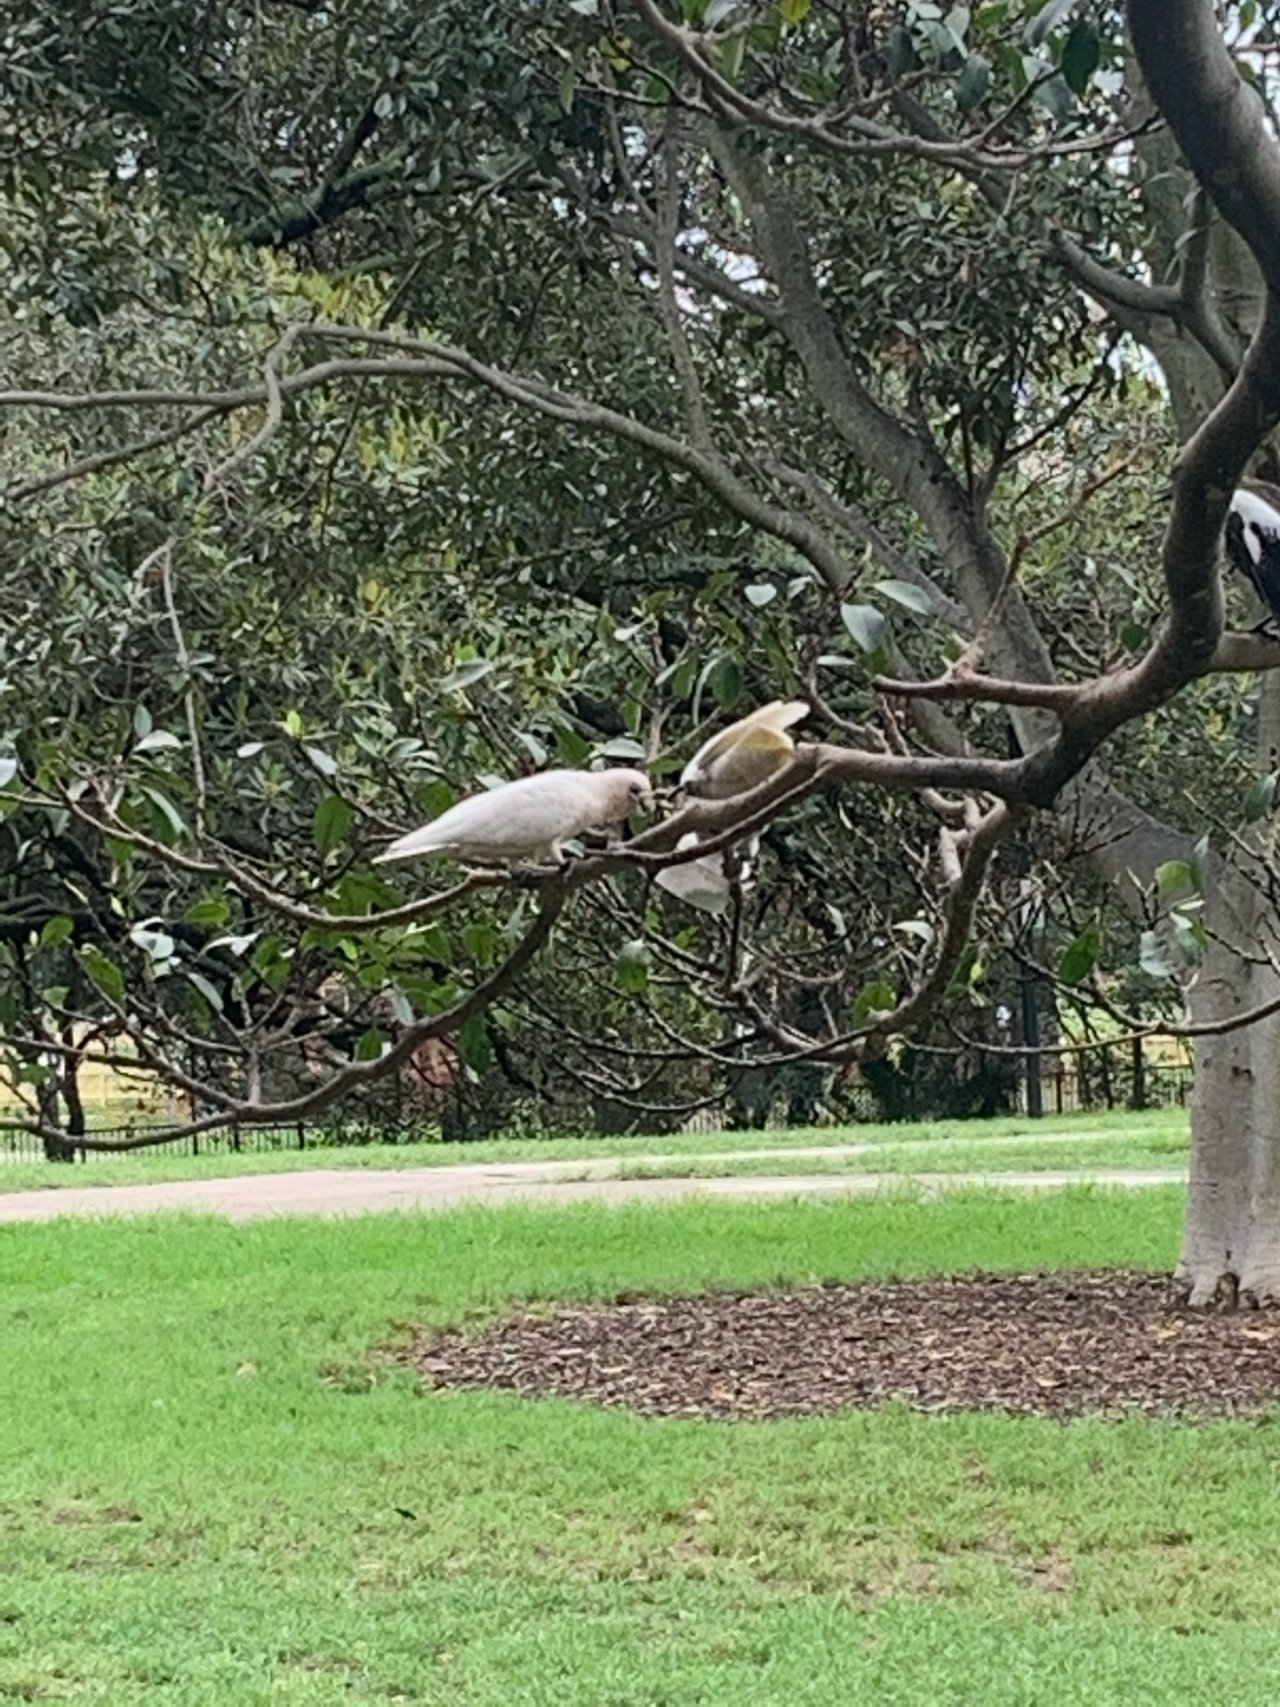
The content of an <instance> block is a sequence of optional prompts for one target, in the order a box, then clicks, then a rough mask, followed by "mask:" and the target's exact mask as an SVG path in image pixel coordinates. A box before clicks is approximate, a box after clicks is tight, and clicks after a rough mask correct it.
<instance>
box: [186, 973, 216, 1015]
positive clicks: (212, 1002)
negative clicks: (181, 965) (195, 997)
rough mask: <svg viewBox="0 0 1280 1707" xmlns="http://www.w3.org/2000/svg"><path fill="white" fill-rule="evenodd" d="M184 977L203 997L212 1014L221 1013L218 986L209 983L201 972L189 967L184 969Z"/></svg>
mask: <svg viewBox="0 0 1280 1707" xmlns="http://www.w3.org/2000/svg"><path fill="white" fill-rule="evenodd" d="M186 976H187V983H188V984H191V985H193V986H194V988H195V989H197V990H199V992H200V994H201V995H202V996H203V997H204V999H205V1001H206V1002H208V1004H209V1006H210V1007H211V1008H212V1009H213V1011H214V1013H218V1014H220V1013H221V1012H222V992H221V991H220V990H219V989H218V986H217V985H216V984H212V983H210V981H209V980H208V979H207V978H206V977H205V975H204V973H203V972H196V971H194V970H193V969H192V968H191V967H189V966H188V967H187V969H186Z"/></svg>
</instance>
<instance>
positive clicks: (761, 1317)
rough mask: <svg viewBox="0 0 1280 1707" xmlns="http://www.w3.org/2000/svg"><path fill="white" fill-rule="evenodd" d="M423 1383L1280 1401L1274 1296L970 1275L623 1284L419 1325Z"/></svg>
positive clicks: (755, 1394) (699, 1404)
mask: <svg viewBox="0 0 1280 1707" xmlns="http://www.w3.org/2000/svg"><path fill="white" fill-rule="evenodd" d="M398 1355H400V1356H403V1357H405V1358H406V1359H407V1360H408V1361H409V1362H410V1363H412V1365H413V1366H414V1367H415V1368H416V1369H418V1370H419V1371H420V1372H421V1374H422V1377H423V1379H424V1381H425V1383H426V1384H427V1385H428V1386H430V1387H436V1388H453V1387H490V1388H493V1387H497V1388H506V1389H509V1390H511V1391H514V1392H517V1393H522V1394H526V1395H528V1396H530V1397H533V1396H539V1395H545V1394H556V1395H558V1396H560V1397H562V1398H571V1399H586V1400H589V1401H591V1402H592V1403H595V1404H601V1405H619V1406H625V1407H626V1408H628V1409H630V1410H633V1411H638V1412H640V1413H641V1414H642V1415H644V1416H651V1417H658V1416H684V1417H688V1416H701V1417H723V1418H736V1419H751V1420H759V1419H763V1418H768V1417H794V1416H811V1415H826V1414H829V1413H831V1412H833V1411H838V1410H842V1409H844V1408H846V1407H848V1406H854V1405H859V1406H868V1405H877V1404H881V1403H883V1402H884V1401H885V1400H890V1399H896V1400H903V1401H905V1402H906V1403H907V1404H908V1405H910V1406H912V1407H913V1408H914V1409H917V1410H922V1411H991V1410H996V1411H1008V1412H1015V1413H1020V1414H1025V1415H1036V1416H1046V1417H1059V1418H1066V1417H1078V1416H1086V1415H1090V1414H1103V1415H1112V1416H1114V1415H1119V1414H1122V1413H1125V1412H1140V1413H1145V1414H1147V1415H1159V1414H1170V1413H1174V1414H1179V1415H1182V1416H1188V1417H1213V1416H1238V1415H1243V1414H1248V1413H1254V1412H1258V1411H1261V1410H1263V1409H1265V1408H1267V1407H1270V1406H1272V1405H1274V1404H1276V1402H1277V1401H1278V1400H1280V1311H1242V1312H1240V1313H1239V1314H1237V1315H1230V1316H1227V1315H1221V1314H1203V1313H1198V1312H1189V1311H1186V1310H1184V1309H1181V1308H1180V1307H1179V1306H1178V1305H1177V1304H1176V1302H1175V1301H1174V1299H1173V1297H1172V1292H1171V1287H1170V1284H1169V1282H1168V1280H1167V1279H1165V1278H1163V1277H1161V1276H1156V1275H1150V1274H1127V1273H1119V1272H1106V1273H1096V1274H1095V1273H1082V1274H1061V1273H1058V1274H970V1275H959V1276H951V1277H947V1278H943V1279H932V1280H907V1281H892V1282H885V1283H876V1284H867V1285H853V1286H836V1285H829V1286H809V1287H804V1288H801V1289H799V1290H797V1291H793V1292H755V1293H728V1292H712V1293H705V1294H702V1295H700V1296H697V1297H689V1298H639V1297H636V1296H635V1295H625V1294H624V1295H623V1296H621V1297H620V1298H619V1299H618V1300H617V1301H616V1302H615V1303H613V1304H603V1305H582V1306H574V1307H572V1308H563V1309H559V1310H556V1311H554V1313H550V1314H548V1313H546V1312H543V1313H541V1314H539V1313H534V1312H527V1313H522V1314H519V1315H516V1316H513V1317H508V1318H506V1319H504V1320H501V1321H498V1322H496V1323H494V1324H492V1325H491V1326H490V1327H488V1328H486V1329H484V1330H483V1331H481V1332H479V1333H478V1334H467V1333H465V1332H462V1331H450V1332H446V1333H427V1332H423V1333H422V1334H420V1335H419V1336H417V1337H416V1338H415V1339H414V1341H413V1342H412V1343H411V1344H410V1345H409V1346H408V1347H407V1348H405V1349H404V1350H403V1351H401V1352H400V1353H398Z"/></svg>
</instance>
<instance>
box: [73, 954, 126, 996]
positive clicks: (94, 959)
mask: <svg viewBox="0 0 1280 1707" xmlns="http://www.w3.org/2000/svg"><path fill="white" fill-rule="evenodd" d="M80 964H81V965H82V966H83V967H84V969H85V971H86V972H87V973H88V974H89V976H90V978H92V979H93V981H94V983H95V984H96V985H97V986H98V988H99V989H100V990H101V991H102V993H103V994H104V995H105V996H106V997H107V998H108V999H109V1000H110V1001H113V1002H116V1003H121V1002H123V1001H124V973H123V972H121V970H120V968H119V967H118V966H117V965H116V963H115V961H114V960H110V959H108V958H107V956H106V955H105V954H104V953H103V952H102V950H101V949H100V948H98V947H96V946H95V945H94V944H93V943H86V944H85V946H84V947H83V948H82V949H81V950H80Z"/></svg>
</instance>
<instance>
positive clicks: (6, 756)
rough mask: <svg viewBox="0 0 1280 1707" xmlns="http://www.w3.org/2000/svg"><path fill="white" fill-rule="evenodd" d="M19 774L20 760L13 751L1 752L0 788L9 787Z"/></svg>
mask: <svg viewBox="0 0 1280 1707" xmlns="http://www.w3.org/2000/svg"><path fill="white" fill-rule="evenodd" d="M17 774H18V761H17V759H15V758H14V756H13V754H12V753H0V788H8V786H9V784H10V783H11V782H12V781H13V779H14V777H15V776H17Z"/></svg>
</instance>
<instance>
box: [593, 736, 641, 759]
mask: <svg viewBox="0 0 1280 1707" xmlns="http://www.w3.org/2000/svg"><path fill="white" fill-rule="evenodd" d="M600 751H601V752H602V753H603V754H604V756H605V758H606V759H647V758H648V757H649V750H648V748H647V747H645V746H643V745H642V744H641V743H640V742H639V741H636V740H633V739H632V737H631V736H630V735H615V736H614V737H613V739H612V740H611V741H606V742H605V744H604V746H603V747H601V749H600Z"/></svg>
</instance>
